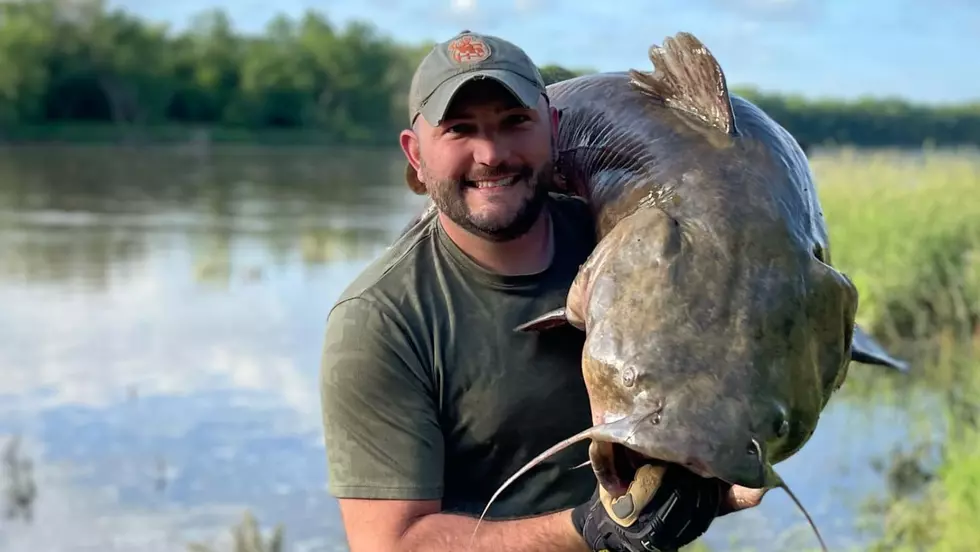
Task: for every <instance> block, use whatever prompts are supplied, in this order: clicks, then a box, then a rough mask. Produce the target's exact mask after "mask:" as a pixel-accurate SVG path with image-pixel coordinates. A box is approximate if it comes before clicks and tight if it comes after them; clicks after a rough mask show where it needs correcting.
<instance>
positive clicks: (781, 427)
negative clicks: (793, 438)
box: [776, 418, 789, 439]
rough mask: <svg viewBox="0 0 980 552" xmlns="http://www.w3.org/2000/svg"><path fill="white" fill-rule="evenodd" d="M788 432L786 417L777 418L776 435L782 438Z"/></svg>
mask: <svg viewBox="0 0 980 552" xmlns="http://www.w3.org/2000/svg"><path fill="white" fill-rule="evenodd" d="M788 433H789V420H787V419H786V418H782V419H780V420H778V424H777V426H776V437H779V438H780V439H782V438H783V437H786V435H787V434H788Z"/></svg>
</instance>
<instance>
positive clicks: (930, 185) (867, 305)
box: [812, 150, 980, 346]
mask: <svg viewBox="0 0 980 552" xmlns="http://www.w3.org/2000/svg"><path fill="white" fill-rule="evenodd" d="M812 164H813V170H814V173H815V176H816V178H817V185H818V190H819V194H820V196H821V200H822V202H823V206H824V209H825V216H826V217H827V224H828V226H829V231H830V238H831V245H832V250H831V260H832V262H833V263H834V264H835V265H837V266H838V267H840V268H841V269H842V270H843V271H844V272H845V273H846V274H847V275H848V277H850V278H851V279H852V280H853V281H854V283H855V285H856V286H857V287H858V291H859V292H860V295H861V304H860V307H859V312H858V321H859V322H860V323H862V324H865V325H867V326H868V327H869V329H871V330H872V332H873V333H875V334H876V335H878V336H881V337H882V338H883V339H884V340H885V341H887V342H889V343H891V344H893V345H895V346H898V345H899V343H900V342H901V343H902V344H903V345H908V344H912V343H917V342H922V341H930V340H937V339H952V340H954V341H963V340H967V339H970V338H971V336H972V335H973V334H975V333H976V332H977V331H978V329H980V201H977V200H976V197H977V195H978V192H980V157H978V156H977V155H975V154H974V155H951V154H944V153H935V152H933V153H930V152H925V153H919V154H912V153H907V154H903V155H894V154H890V153H886V152H876V153H862V154H858V153H856V152H854V151H849V150H844V151H843V152H842V153H840V154H837V155H834V156H832V157H829V156H827V157H822V156H816V157H815V158H814V159H813V161H812ZM971 198H972V199H971Z"/></svg>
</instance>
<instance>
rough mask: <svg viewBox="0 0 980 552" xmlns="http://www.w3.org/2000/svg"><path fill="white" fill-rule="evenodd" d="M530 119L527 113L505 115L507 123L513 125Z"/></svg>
mask: <svg viewBox="0 0 980 552" xmlns="http://www.w3.org/2000/svg"><path fill="white" fill-rule="evenodd" d="M530 120H531V118H530V117H528V116H527V115H511V116H509V117H507V124H508V125H511V126H514V125H519V124H521V123H526V122H528V121H530Z"/></svg>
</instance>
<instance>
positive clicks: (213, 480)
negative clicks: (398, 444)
mask: <svg viewBox="0 0 980 552" xmlns="http://www.w3.org/2000/svg"><path fill="white" fill-rule="evenodd" d="M403 170H404V161H403V158H402V156H401V153H400V152H399V151H390V150H388V151H385V150H377V151H331V150H325V149H305V150H304V149H296V148H290V149H261V148H252V147H234V148H232V147H225V148H213V149H212V150H209V151H207V152H199V151H195V150H193V149H186V150H181V149H157V150H136V149H132V150H128V149H119V148H104V147H67V146H66V147H52V146H45V147H20V148H11V149H5V150H3V151H0V443H5V442H7V439H8V437H10V436H12V435H15V434H17V435H20V436H21V437H20V438H21V445H20V452H21V454H22V455H24V456H25V457H27V458H30V459H31V461H32V463H33V477H34V481H35V482H36V488H37V490H38V494H37V498H36V500H35V502H34V509H33V522H32V523H25V522H23V521H18V520H3V519H0V548H2V549H3V550H11V551H21V550H23V551H33V550H45V551H49V552H56V551H62V550H65V551H67V550H72V551H75V550H93V551H95V550H98V551H100V552H106V551H112V550H154V551H155V550H161V551H162V550H183V549H184V546H185V545H186V543H188V542H189V541H208V540H212V539H215V538H224V537H225V536H226V535H227V534H228V531H229V527H230V526H231V525H232V524H233V523H235V522H237V521H238V520H239V519H240V516H241V514H242V512H243V511H244V510H245V509H246V508H248V509H251V511H252V512H254V514H255V515H256V516H257V518H258V519H259V521H260V523H261V524H262V527H263V528H268V527H270V526H271V525H273V524H275V523H283V524H284V525H285V526H286V541H287V545H288V549H289V550H298V551H299V550H302V551H307V550H346V547H345V546H344V542H343V532H342V528H341V526H340V523H339V517H338V513H337V508H336V504H335V502H334V500H333V499H332V498H330V497H329V495H328V494H327V493H326V491H325V483H326V470H325V461H326V460H325V455H324V450H323V444H322V439H321V433H320V428H321V425H320V424H321V419H320V416H319V412H318V406H319V395H318V391H317V374H318V362H319V357H320V352H321V349H320V347H321V345H322V332H323V326H324V320H325V316H326V313H327V311H328V310H329V308H330V306H331V304H332V303H333V301H334V300H335V299H336V298H337V296H338V295H339V293H340V292H341V290H342V289H343V288H344V287H345V286H346V284H347V283H348V282H349V281H350V280H351V279H352V278H353V277H354V276H355V275H356V274H357V272H358V271H359V270H360V269H361V268H362V267H363V266H364V265H365V264H366V263H367V262H368V261H370V260H371V259H372V258H373V257H374V256H375V255H377V254H378V253H379V252H380V251H381V250H382V249H383V248H384V247H385V245H386V243H387V242H388V241H389V240H390V239H391V238H392V237H393V236H394V235H395V234H396V233H397V232H398V231H399V229H400V228H401V227H402V226H403V225H404V224H405V223H406V222H407V221H408V220H409V218H410V217H411V216H412V215H413V214H414V213H415V212H416V211H417V209H418V208H419V205H420V204H421V199H420V198H419V197H417V196H414V195H412V194H411V193H410V192H409V191H408V190H407V189H406V187H405V186H404V184H403V182H402V174H403ZM852 370H875V368H873V367H868V366H855V367H853V368H852ZM911 416H912V415H911V414H910V413H909V412H908V411H906V410H904V409H897V408H894V407H892V406H888V405H883V404H875V403H874V402H873V401H870V402H869V401H847V400H844V399H841V400H837V399H835V400H834V401H832V403H831V405H830V406H829V408H828V410H827V411H826V414H825V417H824V418H823V420H822V422H821V424H822V425H821V426H820V427H819V429H818V431H817V433H816V434H815V435H814V436H813V438H812V440H811V441H810V442H809V443H808V445H807V446H806V447H805V448H804V449H803V450H802V451H801V452H800V453H799V454H798V455H797V456H795V457H794V458H792V459H790V460H789V461H787V462H785V463H784V464H783V465H782V467H781V472H782V474H783V476H784V478H785V479H786V480H787V481H788V482H789V483H790V485H792V486H793V488H794V490H795V492H796V493H797V495H798V496H799V498H800V500H801V501H802V502H803V503H804V504H805V505H806V506H807V507H808V508H809V509H810V511H811V512H812V514H813V515H814V517H815V518H816V520H817V523H818V524H819V526H820V528H821V530H822V531H823V534H824V536H825V537H826V538H827V540H828V542H829V544H830V545H831V546H832V547H834V548H840V547H842V546H847V545H851V544H858V543H860V542H861V541H860V540H855V539H862V538H865V537H864V536H863V535H861V534H859V533H858V532H857V531H856V529H855V528H854V527H855V515H856V514H855V513H856V511H857V510H856V508H857V504H858V501H859V500H861V498H862V497H863V496H864V495H865V494H866V493H867V492H869V491H877V490H880V489H881V488H882V485H883V481H882V477H881V476H880V475H879V474H877V473H876V472H875V471H874V470H873V469H872V467H871V460H872V459H874V458H875V457H877V456H878V455H882V454H886V453H887V452H888V451H889V450H890V449H891V447H892V446H893V445H894V444H896V443H901V442H902V441H903V439H904V437H905V434H906V431H907V429H906V428H907V427H908V426H909V424H910V423H911V419H910V417H911ZM802 521H803V517H802V516H801V515H800V514H799V513H798V512H797V511H796V510H794V509H793V507H792V503H791V502H790V500H789V498H788V497H787V496H786V495H784V494H783V493H782V492H780V491H773V492H772V493H770V494H769V495H768V496H767V497H766V500H765V502H764V504H763V505H762V506H760V507H758V508H756V509H755V510H753V511H750V512H744V513H740V514H737V515H733V516H728V517H726V518H722V519H720V520H718V521H717V522H716V523H715V525H714V526H713V527H712V529H711V530H710V531H709V533H708V536H707V537H706V541H707V543H708V544H709V545H714V546H717V547H719V548H720V549H723V548H724V547H725V546H726V545H727V544H728V543H729V542H730V539H732V538H734V537H740V538H741V539H742V540H741V541H740V542H748V543H753V542H754V543H756V544H760V543H762V544H763V545H764V546H763V548H764V549H766V550H777V549H782V545H774V544H773V539H775V538H777V537H778V536H779V535H781V534H782V533H783V532H784V530H785V529H786V528H787V527H789V526H794V525H798V524H800V523H801V522H802ZM815 544H816V541H815V539H814V538H813V536H812V535H811V534H807V533H800V534H798V535H796V537H795V540H794V544H787V545H786V548H787V549H789V548H798V547H799V546H801V545H802V546H807V547H812V546H814V545H815Z"/></svg>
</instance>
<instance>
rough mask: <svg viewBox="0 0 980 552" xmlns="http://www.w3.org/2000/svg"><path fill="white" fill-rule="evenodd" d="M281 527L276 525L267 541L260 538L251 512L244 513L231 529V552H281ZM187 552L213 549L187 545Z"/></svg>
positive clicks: (256, 523) (199, 545) (210, 550)
mask: <svg viewBox="0 0 980 552" xmlns="http://www.w3.org/2000/svg"><path fill="white" fill-rule="evenodd" d="M283 532H284V529H283V526H282V525H277V526H276V527H275V529H273V531H272V535H271V536H270V537H269V539H268V540H265V539H263V538H262V532H261V531H260V529H259V523H258V521H257V520H256V519H255V516H253V515H252V512H250V511H247V510H246V511H245V514H244V515H243V517H242V521H241V523H239V524H238V525H236V526H234V527H232V529H231V536H232V548H231V549H232V550H233V551H234V552H282V550H283ZM187 548H188V551H189V552H214V549H212V548H210V547H208V546H205V545H204V544H201V543H192V544H189V545H188V547H187Z"/></svg>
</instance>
